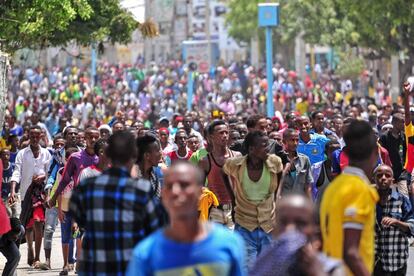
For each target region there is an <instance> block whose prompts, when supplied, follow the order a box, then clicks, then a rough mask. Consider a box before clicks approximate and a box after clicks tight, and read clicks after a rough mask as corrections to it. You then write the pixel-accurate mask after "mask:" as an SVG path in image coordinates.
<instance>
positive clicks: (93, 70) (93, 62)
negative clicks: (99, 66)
mask: <svg viewBox="0 0 414 276" xmlns="http://www.w3.org/2000/svg"><path fill="white" fill-rule="evenodd" d="M95 47H96V43H95V42H93V43H92V50H91V87H92V88H93V87H94V86H95V76H96V48H95Z"/></svg>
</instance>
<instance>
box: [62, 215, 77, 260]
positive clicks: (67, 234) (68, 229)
mask: <svg viewBox="0 0 414 276" xmlns="http://www.w3.org/2000/svg"><path fill="white" fill-rule="evenodd" d="M64 217H65V219H64V221H62V222H61V223H60V228H61V231H62V237H61V239H62V244H69V258H68V263H70V264H74V263H75V262H76V259H75V258H74V253H75V252H74V251H75V250H74V246H75V243H74V239H73V237H72V217H71V216H70V214H69V212H64Z"/></svg>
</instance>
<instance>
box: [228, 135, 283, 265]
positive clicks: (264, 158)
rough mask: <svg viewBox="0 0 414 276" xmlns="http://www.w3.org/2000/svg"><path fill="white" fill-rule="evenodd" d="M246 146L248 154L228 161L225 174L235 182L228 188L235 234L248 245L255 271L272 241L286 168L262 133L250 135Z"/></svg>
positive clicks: (249, 255) (247, 137) (250, 259)
mask: <svg viewBox="0 0 414 276" xmlns="http://www.w3.org/2000/svg"><path fill="white" fill-rule="evenodd" d="M244 143H245V146H246V149H247V151H248V154H247V155H246V156H240V157H235V158H231V159H229V160H227V161H226V163H225V164H224V167H223V172H224V173H225V174H226V175H228V177H229V180H230V182H231V183H227V184H228V185H227V186H228V190H229V191H230V192H233V195H232V198H233V204H232V205H233V206H232V207H233V210H234V212H235V213H234V219H235V224H236V226H235V231H236V232H237V233H239V234H240V235H241V236H242V237H243V239H244V241H245V242H246V248H247V265H248V267H249V268H251V266H252V265H253V264H254V262H255V259H256V257H257V256H258V255H259V254H260V253H261V252H262V251H263V250H264V249H265V248H266V247H267V246H269V244H270V241H271V239H272V237H271V232H272V231H273V226H274V224H273V219H274V216H275V200H276V193H277V191H278V188H279V184H280V179H281V177H282V167H283V165H282V161H281V159H280V158H279V157H278V156H276V155H274V154H268V143H269V138H267V136H266V135H265V134H264V133H263V132H262V131H253V132H249V134H247V136H246V139H245V141H244ZM230 185H231V187H230Z"/></svg>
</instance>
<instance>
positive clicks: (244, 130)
mask: <svg viewBox="0 0 414 276" xmlns="http://www.w3.org/2000/svg"><path fill="white" fill-rule="evenodd" d="M236 129H237V131H238V132H239V133H240V139H244V137H246V135H247V132H248V130H247V126H246V125H245V124H240V125H237V126H236Z"/></svg>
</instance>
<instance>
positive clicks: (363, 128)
mask: <svg viewBox="0 0 414 276" xmlns="http://www.w3.org/2000/svg"><path fill="white" fill-rule="evenodd" d="M344 140H345V144H346V148H345V151H346V153H347V155H348V156H349V159H350V160H355V161H362V160H367V159H368V158H369V157H370V156H371V154H372V153H373V152H374V151H375V150H377V149H378V145H377V138H376V136H375V133H374V131H373V129H372V128H371V126H370V125H369V123H368V122H366V121H359V120H355V121H352V122H351V123H350V124H349V126H348V127H347V128H346V129H345V133H344Z"/></svg>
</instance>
